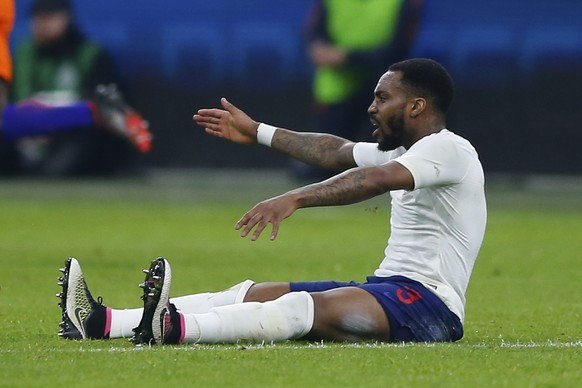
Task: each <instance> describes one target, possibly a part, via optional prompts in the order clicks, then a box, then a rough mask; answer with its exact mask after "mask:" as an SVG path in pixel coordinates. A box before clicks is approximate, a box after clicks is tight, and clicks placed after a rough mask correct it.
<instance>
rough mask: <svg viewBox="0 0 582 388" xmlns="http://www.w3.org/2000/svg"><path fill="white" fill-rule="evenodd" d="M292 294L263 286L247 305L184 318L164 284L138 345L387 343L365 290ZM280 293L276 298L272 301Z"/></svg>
mask: <svg viewBox="0 0 582 388" xmlns="http://www.w3.org/2000/svg"><path fill="white" fill-rule="evenodd" d="M327 283H330V284H331V283H333V282H326V284H327ZM338 284H340V283H338ZM345 284H347V283H342V284H341V285H339V286H338V287H341V286H342V285H345ZM253 290H254V291H253ZM290 290H291V288H290V286H289V284H285V283H266V284H259V285H255V286H253V287H252V288H251V290H250V292H249V294H248V295H247V298H245V300H246V302H245V303H242V304H235V305H229V306H223V307H217V308H214V309H211V310H210V311H209V312H208V313H205V314H186V313H184V312H182V311H178V310H177V309H176V307H175V306H174V305H173V304H170V303H169V298H164V295H167V293H168V292H163V291H164V288H163V284H162V283H160V287H156V291H154V292H152V293H151V294H148V295H147V296H146V297H145V303H144V305H145V308H144V318H143V319H142V323H141V324H140V326H143V327H144V328H145V329H144V330H142V332H143V334H140V335H138V336H137V338H136V339H137V341H136V342H137V343H152V342H153V343H182V342H194V343H220V342H236V341H238V340H251V341H281V340H287V339H296V338H301V337H305V336H307V338H310V339H317V340H319V339H326V340H334V341H360V340H369V339H378V340H386V341H387V340H388V339H389V334H390V333H389V331H390V330H389V324H388V319H387V317H386V315H385V313H384V310H383V309H382V307H381V306H380V304H379V303H378V302H377V301H376V299H375V298H374V297H373V296H372V295H371V294H369V293H368V292H366V291H364V290H361V289H359V288H356V287H347V288H338V289H334V290H330V291H325V292H315V293H312V294H310V293H308V292H306V291H294V292H288V291H290ZM279 294H281V296H280V297H278V298H277V299H274V300H271V299H270V298H272V297H274V296H277V295H279ZM251 299H252V300H266V301H265V302H257V301H250V300H251ZM162 306H165V308H164V307H162ZM156 310H157V311H156ZM148 311H149V313H148V314H146V312H148ZM159 311H162V313H161V316H158V314H159Z"/></svg>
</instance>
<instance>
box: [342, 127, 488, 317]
mask: <svg viewBox="0 0 582 388" xmlns="http://www.w3.org/2000/svg"><path fill="white" fill-rule="evenodd" d="M353 155H354V159H355V161H356V163H357V165H358V166H361V167H363V166H378V165H382V164H384V163H387V162H389V161H395V162H398V163H400V164H401V165H403V166H404V167H406V168H407V169H408V170H409V171H410V173H411V174H412V176H413V177H414V189H413V190H410V191H408V190H395V191H392V192H391V193H390V195H391V197H392V202H391V208H392V210H391V217H390V226H391V229H390V230H391V231H390V237H389V239H388V245H387V247H386V250H385V257H384V260H383V261H382V262H381V264H380V266H379V268H378V269H377V270H376V271H375V273H374V275H375V276H381V277H387V276H394V275H400V276H406V277H408V278H410V279H413V280H416V281H418V282H421V283H422V284H424V285H425V286H426V287H427V288H428V289H430V290H432V291H434V292H435V293H436V294H437V295H438V296H439V297H440V298H441V299H442V300H443V301H444V302H445V304H446V305H447V306H448V307H449V309H450V310H451V311H452V312H453V313H455V314H456V315H457V316H458V317H459V318H460V319H461V321H463V320H464V316H465V292H466V291H467V286H468V283H469V278H470V277H471V272H472V270H473V265H474V263H475V260H476V258H477V254H478V253H479V249H480V248H481V243H482V242H483V236H484V234H485V225H486V222H487V206H486V202H485V191H484V176H483V168H482V166H481V162H480V161H479V158H478V155H477V152H476V151H475V149H474V148H473V146H472V145H471V143H469V142H468V141H467V140H466V139H464V138H462V137H460V136H458V135H456V134H454V133H453V132H450V131H449V130H447V129H443V130H442V131H440V132H438V133H435V134H431V135H429V136H426V137H423V138H422V139H420V140H418V141H417V142H416V143H414V144H413V145H412V146H411V147H410V149H409V150H406V149H405V148H403V147H399V148H397V149H395V150H393V151H388V152H383V151H380V150H378V145H377V144H376V143H356V145H355V146H354V151H353Z"/></svg>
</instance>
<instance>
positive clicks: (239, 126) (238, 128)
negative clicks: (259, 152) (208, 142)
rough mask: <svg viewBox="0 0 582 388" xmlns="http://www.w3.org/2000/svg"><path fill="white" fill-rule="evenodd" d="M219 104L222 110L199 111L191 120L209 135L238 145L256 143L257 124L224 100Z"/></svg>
mask: <svg viewBox="0 0 582 388" xmlns="http://www.w3.org/2000/svg"><path fill="white" fill-rule="evenodd" d="M220 103H221V104H222V107H223V108H224V110H222V109H200V110H198V112H197V113H196V114H195V115H194V116H193V117H192V119H193V120H194V121H195V122H196V124H198V125H199V126H201V127H203V128H204V130H205V131H206V133H208V134H210V135H213V136H216V137H220V138H223V139H227V140H230V141H233V142H235V143H240V144H253V143H256V142H257V128H258V127H259V123H258V122H256V121H254V120H253V119H251V118H250V117H249V116H248V115H247V114H246V113H245V112H243V111H242V110H240V109H238V108H237V107H236V106H234V105H233V104H231V103H230V102H228V101H227V100H226V98H224V97H223V98H221V99H220Z"/></svg>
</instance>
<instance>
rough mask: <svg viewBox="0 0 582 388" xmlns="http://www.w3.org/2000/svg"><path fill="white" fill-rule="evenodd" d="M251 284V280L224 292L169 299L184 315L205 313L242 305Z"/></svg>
mask: <svg viewBox="0 0 582 388" xmlns="http://www.w3.org/2000/svg"><path fill="white" fill-rule="evenodd" d="M253 284H255V282H253V281H252V280H245V281H244V282H241V283H239V284H236V285H234V286H232V287H230V288H229V289H227V290H224V291H219V292H207V293H203V294H194V295H186V296H180V297H177V298H171V299H170V302H171V303H173V304H174V306H176V308H177V309H178V310H181V311H182V312H183V313H186V314H201V313H207V312H209V311H210V310H211V309H212V308H214V307H220V306H227V305H230V304H237V303H242V301H243V300H244V298H245V296H246V294H247V292H248V291H249V289H250V288H251V286H252V285H253Z"/></svg>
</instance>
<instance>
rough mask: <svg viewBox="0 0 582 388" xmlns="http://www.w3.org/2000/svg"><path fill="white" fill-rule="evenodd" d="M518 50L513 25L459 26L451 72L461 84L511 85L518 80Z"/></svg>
mask: <svg viewBox="0 0 582 388" xmlns="http://www.w3.org/2000/svg"><path fill="white" fill-rule="evenodd" d="M518 49H519V40H518V33H517V30H515V29H514V28H513V27H512V26H509V25H491V24H484V25H465V26H460V27H459V30H458V31H457V39H456V42H455V45H454V53H453V61H452V67H451V69H452V71H453V72H454V73H455V75H456V78H457V79H458V80H459V81H461V82H463V83H465V84H469V85H473V86H492V85H499V84H504V83H511V82H513V81H514V80H516V79H517V77H519V67H518Z"/></svg>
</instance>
